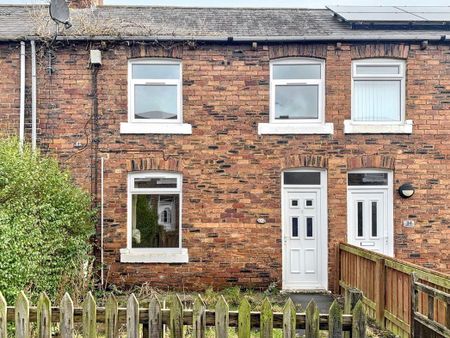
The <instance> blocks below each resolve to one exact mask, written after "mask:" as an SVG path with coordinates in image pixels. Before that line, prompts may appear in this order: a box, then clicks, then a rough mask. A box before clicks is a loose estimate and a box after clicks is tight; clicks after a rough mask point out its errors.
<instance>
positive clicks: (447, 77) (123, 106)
mask: <svg viewBox="0 0 450 338" xmlns="http://www.w3.org/2000/svg"><path fill="white" fill-rule="evenodd" d="M103 47H105V46H103ZM145 56H164V57H167V56H171V57H176V58H180V59H182V61H183V81H184V85H183V101H184V102H183V105H184V109H183V114H184V121H185V122H186V123H190V124H192V126H193V133H192V135H120V133H119V124H120V122H126V120H127V60H128V59H129V58H130V57H145ZM282 56H317V57H324V58H326V122H333V123H334V128H335V133H334V135H325V136H321V135H286V136H284V135H283V136H275V135H263V136H259V135H258V133H257V125H258V123H259V122H268V118H269V117H268V111H269V60H270V58H275V57H282ZM368 56H377V57H383V56H389V57H399V58H407V98H406V116H407V118H408V119H412V120H413V121H414V129H413V134H412V135H344V134H343V123H344V120H345V119H349V118H350V85H351V83H350V80H351V78H350V75H351V67H350V65H351V60H352V58H360V57H368ZM88 60H89V58H88V48H86V45H70V46H67V47H66V48H59V49H58V50H57V51H56V52H55V59H54V61H53V62H54V64H53V66H54V69H55V73H54V74H53V76H52V79H51V81H50V78H49V76H48V75H47V74H46V69H45V68H46V66H47V65H46V61H43V63H42V65H41V68H40V71H39V111H38V115H39V128H40V133H39V138H40V140H39V141H40V144H41V147H42V148H43V149H48V151H49V152H51V153H54V154H58V156H59V158H60V159H61V162H62V163H64V165H65V166H67V167H69V168H71V169H72V171H73V174H74V177H75V179H76V180H77V182H79V183H80V184H81V185H82V186H83V187H84V188H85V189H87V190H89V189H91V181H90V178H91V176H92V173H91V170H90V165H91V158H90V157H91V155H92V150H91V147H90V143H91V140H92V137H91V131H90V130H91V120H90V114H91V109H92V97H91V95H90V93H91V90H92V89H91V70H90V69H89V68H88ZM449 92H450V48H449V46H448V45H447V46H443V45H441V46H436V45H430V46H429V47H428V48H427V49H425V50H421V49H420V48H419V46H418V45H415V44H413V45H393V44H389V45H367V46H366V45H358V46H353V47H351V46H349V45H346V44H343V45H342V47H341V48H340V49H336V48H335V45H331V44H330V45H303V46H302V45H288V46H279V47H277V46H264V45H260V46H258V49H257V50H252V48H251V46H250V45H247V44H242V45H228V46H225V45H201V46H197V47H194V48H193V47H190V46H178V47H176V48H174V49H164V48H159V47H158V48H154V47H152V46H150V45H132V46H131V47H129V46H127V45H126V44H117V45H116V46H114V47H111V48H108V46H106V47H105V50H104V52H103V65H102V66H101V68H100V70H99V74H98V93H99V114H100V118H99V126H100V131H99V152H100V155H99V156H103V157H105V191H104V193H105V250H106V251H105V259H106V264H107V266H108V271H109V272H108V273H107V278H108V281H109V282H113V283H118V284H122V283H123V284H128V285H130V284H133V283H142V282H149V283H151V285H153V286H159V287H166V286H172V287H177V288H191V289H198V288H204V287H205V286H208V285H213V286H216V287H223V286H226V285H232V284H241V285H244V286H260V287H265V286H267V285H268V284H269V283H270V282H271V281H280V279H281V271H282V270H281V240H280V237H281V230H280V177H281V171H282V170H283V169H286V168H289V167H293V166H301V165H310V164H311V163H319V164H320V165H317V166H325V167H326V168H327V171H328V207H329V210H328V212H329V231H328V232H329V272H330V273H329V281H330V284H331V283H332V281H333V278H334V271H335V262H334V250H335V245H336V244H337V243H338V242H339V241H345V240H346V211H347V209H346V174H347V170H348V169H349V168H356V167H361V166H362V167H364V166H366V165H367V166H374V165H376V166H380V167H389V168H392V167H394V168H395V170H394V183H395V187H394V189H397V188H398V187H399V185H401V184H402V183H405V182H406V181H411V182H412V183H413V184H414V185H415V186H416V187H417V189H416V194H415V195H414V197H413V198H411V199H407V200H405V199H401V198H400V197H399V196H398V194H397V193H395V194H394V204H395V206H394V218H395V219H394V228H395V254H396V256H397V257H399V258H402V259H407V260H409V261H412V262H414V263H417V264H422V265H425V266H428V267H431V268H435V269H439V270H441V271H447V272H448V271H450V258H449V251H450V249H449V245H448V241H449V238H450V226H449V221H450V218H449V217H450V210H449V209H448V207H447V204H448V200H449V192H448V191H449V188H450V174H449V171H450V157H449V156H450V150H449V149H450V148H449V143H450V141H449V137H448V134H449V133H450V115H449V114H448V110H449V106H450V103H449V102H450V94H449ZM0 123H3V122H0ZM76 142H80V143H81V145H82V146H83V145H85V144H86V142H88V144H89V146H88V147H87V148H86V149H84V150H83V148H79V149H77V148H75V147H74V145H75V144H76ZM140 159H153V161H154V162H155V163H158V164H152V165H151V166H152V167H158V168H159V167H161V166H162V167H163V168H165V167H166V166H170V164H165V163H166V162H165V161H169V162H170V161H175V162H176V163H177V164H176V165H177V166H178V167H179V168H180V171H181V172H182V174H183V178H184V183H183V246H184V247H186V248H188V250H189V259H190V263H188V264H121V263H119V249H120V248H124V247H125V246H126V211H127V210H126V209H127V205H126V195H127V191H126V190H127V173H128V170H129V167H130V161H131V160H136V161H139V160H140ZM258 217H264V218H266V219H267V223H266V224H257V223H256V218H258ZM404 219H414V220H415V221H416V226H415V227H414V228H404V227H403V226H402V221H403V220H404Z"/></svg>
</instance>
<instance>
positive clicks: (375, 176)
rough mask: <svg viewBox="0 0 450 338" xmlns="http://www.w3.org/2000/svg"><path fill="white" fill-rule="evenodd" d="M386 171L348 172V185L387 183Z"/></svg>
mask: <svg viewBox="0 0 450 338" xmlns="http://www.w3.org/2000/svg"><path fill="white" fill-rule="evenodd" d="M387 184H388V174H387V173H360V174H348V185H387Z"/></svg>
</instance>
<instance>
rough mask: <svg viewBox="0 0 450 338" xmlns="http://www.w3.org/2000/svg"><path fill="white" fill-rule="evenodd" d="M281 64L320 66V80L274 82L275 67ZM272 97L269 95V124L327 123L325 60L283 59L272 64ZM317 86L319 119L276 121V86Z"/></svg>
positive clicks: (305, 58) (273, 61)
mask: <svg viewBox="0 0 450 338" xmlns="http://www.w3.org/2000/svg"><path fill="white" fill-rule="evenodd" d="M280 64H284V65H286V64H292V65H305V64H306V65H320V75H321V76H320V79H286V80H274V79H273V66H274V65H280ZM269 72H270V95H269V107H270V108H269V110H270V113H269V122H270V123H279V124H292V123H302V124H321V123H324V121H325V60H322V59H318V58H307V57H299V58H292V57H288V58H283V59H276V60H272V61H271V62H270V70H269ZM294 84H299V85H302V84H303V85H317V86H318V89H319V94H318V96H319V97H318V99H319V102H318V110H319V116H318V118H317V119H288V120H280V119H278V120H276V119H275V86H277V85H294Z"/></svg>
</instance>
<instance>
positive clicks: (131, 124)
mask: <svg viewBox="0 0 450 338" xmlns="http://www.w3.org/2000/svg"><path fill="white" fill-rule="evenodd" d="M133 65H178V66H179V72H180V73H179V78H178V79H151V78H149V79H133ZM151 84H154V85H156V84H160V85H176V86H177V118H176V119H175V120H169V119H136V118H135V113H134V88H135V85H151ZM120 133H121V134H192V126H191V125H190V124H186V123H183V64H182V62H181V60H174V59H164V58H152V59H148V58H147V59H130V60H128V121H127V122H126V123H124V122H122V123H121V124H120Z"/></svg>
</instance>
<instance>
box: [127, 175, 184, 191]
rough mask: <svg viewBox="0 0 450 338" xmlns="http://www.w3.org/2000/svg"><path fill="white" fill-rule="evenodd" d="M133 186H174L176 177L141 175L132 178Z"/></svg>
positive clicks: (175, 185) (159, 187) (158, 187)
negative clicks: (140, 176)
mask: <svg viewBox="0 0 450 338" xmlns="http://www.w3.org/2000/svg"><path fill="white" fill-rule="evenodd" d="M134 187H135V188H146V189H148V188H157V189H161V188H176V187H177V179H176V178H175V177H170V178H167V177H163V176H161V177H142V178H135V179H134Z"/></svg>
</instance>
